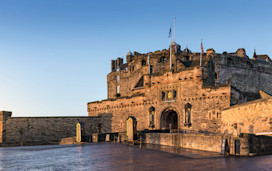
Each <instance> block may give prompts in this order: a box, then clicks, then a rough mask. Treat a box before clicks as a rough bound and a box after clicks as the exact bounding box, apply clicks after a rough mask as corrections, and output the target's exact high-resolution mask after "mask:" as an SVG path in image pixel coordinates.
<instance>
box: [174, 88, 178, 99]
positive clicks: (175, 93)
mask: <svg viewBox="0 0 272 171" xmlns="http://www.w3.org/2000/svg"><path fill="white" fill-rule="evenodd" d="M173 97H174V99H175V98H176V97H177V91H176V90H174V91H173Z"/></svg>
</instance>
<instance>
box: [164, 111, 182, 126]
mask: <svg viewBox="0 0 272 171" xmlns="http://www.w3.org/2000/svg"><path fill="white" fill-rule="evenodd" d="M161 129H178V114H177V112H176V111H174V110H173V109H172V108H169V109H166V110H164V111H163V112H162V115H161Z"/></svg>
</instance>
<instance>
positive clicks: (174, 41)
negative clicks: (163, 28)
mask: <svg viewBox="0 0 272 171" xmlns="http://www.w3.org/2000/svg"><path fill="white" fill-rule="evenodd" d="M174 42H175V43H176V17H175V18H174Z"/></svg>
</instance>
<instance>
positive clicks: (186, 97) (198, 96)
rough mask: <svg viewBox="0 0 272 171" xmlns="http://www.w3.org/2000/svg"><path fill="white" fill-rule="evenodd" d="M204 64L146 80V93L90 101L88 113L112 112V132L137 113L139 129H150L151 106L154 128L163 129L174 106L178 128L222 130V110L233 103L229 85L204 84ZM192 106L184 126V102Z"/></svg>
mask: <svg viewBox="0 0 272 171" xmlns="http://www.w3.org/2000/svg"><path fill="white" fill-rule="evenodd" d="M202 69H203V68H202V67H195V68H190V69H187V70H184V71H183V72H178V73H173V72H166V73H164V74H162V75H154V76H151V77H150V79H149V82H145V84H144V87H143V90H135V91H142V92H143V93H144V94H138V95H137V94H135V95H133V96H131V97H120V98H117V99H107V100H103V101H99V102H90V103H88V111H89V116H98V115H99V114H103V113H110V114H112V125H111V130H112V131H113V132H124V131H126V119H127V118H128V116H134V117H135V118H136V119H137V123H138V125H137V128H138V130H143V129H150V127H149V122H150V118H149V109H150V108H151V107H154V108H155V115H154V117H155V118H154V121H155V127H154V128H153V129H161V128H162V114H163V112H164V111H165V110H168V109H171V110H174V111H175V112H176V113H177V118H178V129H190V130H206V131H210V132H218V131H220V129H219V128H220V125H221V121H220V118H221V112H220V111H221V110H223V109H225V108H228V107H229V106H230V91H231V87H230V86H229V85H221V86H203V84H202V79H203V77H204V76H203V72H205V70H202ZM173 90H175V91H176V93H177V94H176V98H174V99H173V100H167V99H166V100H165V99H162V91H164V92H169V91H173ZM186 104H190V105H191V106H192V107H191V125H190V126H185V125H184V122H185V119H184V118H185V105H186Z"/></svg>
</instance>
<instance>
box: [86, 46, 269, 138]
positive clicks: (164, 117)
mask: <svg viewBox="0 0 272 171" xmlns="http://www.w3.org/2000/svg"><path fill="white" fill-rule="evenodd" d="M171 46H172V59H171V60H170V48H169V49H164V50H162V51H155V52H152V53H149V54H141V53H138V52H134V53H131V52H129V53H128V54H127V55H126V61H127V63H124V60H123V59H122V58H117V60H112V61H111V73H109V74H108V75H107V87H108V88H107V89H108V90H107V91H108V98H107V99H106V100H102V101H95V102H89V103H88V105H87V106H88V115H89V116H92V117H97V116H100V115H109V116H111V119H110V121H109V122H107V123H102V124H107V125H108V126H109V127H110V128H109V130H110V131H111V132H124V131H126V119H127V118H128V117H129V116H134V117H135V118H136V119H137V129H138V130H144V129H181V130H197V131H200V130H201V131H208V132H221V133H229V132H231V129H230V127H232V125H233V123H235V118H232V119H231V118H228V117H227V116H234V115H228V114H229V112H228V111H232V113H233V110H235V109H230V108H232V107H235V106H237V105H241V104H243V105H246V104H248V103H249V101H250V102H251V104H252V103H254V102H255V100H257V99H260V98H261V95H260V90H262V91H261V92H262V93H264V92H266V93H268V94H272V64H271V59H270V58H269V56H267V55H256V53H255V52H254V55H253V58H252V59H250V58H249V57H248V56H247V54H246V51H245V49H238V50H237V51H236V52H234V53H228V52H223V53H222V54H219V53H216V52H215V50H213V49H208V50H207V51H206V53H204V54H201V53H193V52H192V51H191V50H189V49H188V48H185V49H184V50H182V49H181V48H180V46H179V45H177V44H175V43H172V44H171ZM201 55H202V57H200V56H201ZM200 59H202V61H201V63H202V65H201V66H200ZM170 61H172V66H171V69H170ZM270 103H271V100H270ZM223 113H224V116H222V114H223ZM234 113H235V112H234ZM268 113H269V112H268ZM239 116H240V115H239V112H238V114H237V112H236V115H235V117H239ZM256 116H258V114H257V113H256ZM244 117H247V116H246V115H244ZM267 117H268V119H267V120H266V121H265V122H267V124H268V126H267V130H262V129H257V130H259V131H271V130H272V125H271V124H272V121H271V123H269V121H268V120H269V117H270V118H272V112H270V114H268V116H267ZM223 118H226V120H223ZM243 122H246V121H243ZM243 124H244V123H243ZM269 124H270V127H269ZM244 125H245V124H244ZM251 126H252V125H251ZM259 126H261V125H259ZM255 130H256V127H255ZM241 131H243V132H249V133H256V131H254V129H253V131H252V127H250V125H248V124H246V126H243V129H241Z"/></svg>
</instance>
